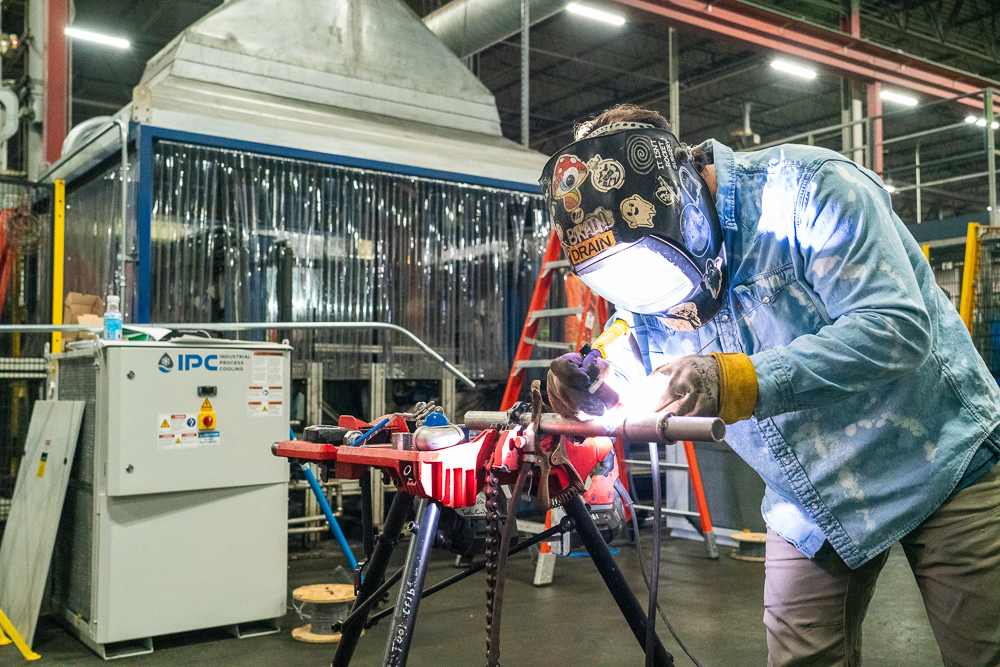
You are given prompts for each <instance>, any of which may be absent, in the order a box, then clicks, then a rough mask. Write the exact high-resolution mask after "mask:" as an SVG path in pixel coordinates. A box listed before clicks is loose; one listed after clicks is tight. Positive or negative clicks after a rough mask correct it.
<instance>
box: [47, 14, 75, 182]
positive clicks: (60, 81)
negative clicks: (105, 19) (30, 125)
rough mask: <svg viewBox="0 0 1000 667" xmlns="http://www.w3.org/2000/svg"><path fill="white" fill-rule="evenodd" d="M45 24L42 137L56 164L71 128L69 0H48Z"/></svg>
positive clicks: (48, 158)
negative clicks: (68, 46)
mask: <svg viewBox="0 0 1000 667" xmlns="http://www.w3.org/2000/svg"><path fill="white" fill-rule="evenodd" d="M46 4H47V6H46V9H47V11H46V26H45V121H44V124H43V125H42V140H43V143H44V145H45V160H46V161H47V162H49V163H54V162H56V161H57V160H58V159H59V156H60V154H61V153H62V145H63V140H64V139H65V138H66V132H67V131H68V130H69V113H68V112H69V76H68V72H69V57H68V53H67V51H68V50H67V48H66V25H67V21H68V20H69V2H68V0H48V3H46Z"/></svg>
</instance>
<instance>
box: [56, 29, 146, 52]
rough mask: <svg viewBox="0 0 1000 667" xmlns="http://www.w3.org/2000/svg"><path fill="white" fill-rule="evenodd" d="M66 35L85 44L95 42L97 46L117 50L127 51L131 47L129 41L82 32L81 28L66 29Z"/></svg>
mask: <svg viewBox="0 0 1000 667" xmlns="http://www.w3.org/2000/svg"><path fill="white" fill-rule="evenodd" d="M66 34H67V35H69V36H70V37H72V38H73V39H82V40H83V41H85V42H94V43H96V44H104V45H106V46H113V47H115V48H117V49H127V48H129V46H131V45H130V44H129V41H128V40H127V39H122V38H121V37H111V36H109V35H101V34H100V33H96V32H90V31H89V30H80V29H79V28H66Z"/></svg>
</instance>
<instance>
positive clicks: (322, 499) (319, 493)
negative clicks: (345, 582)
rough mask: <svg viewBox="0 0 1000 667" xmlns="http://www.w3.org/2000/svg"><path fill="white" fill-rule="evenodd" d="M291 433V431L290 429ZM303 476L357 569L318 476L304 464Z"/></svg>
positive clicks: (345, 555) (352, 565) (336, 536)
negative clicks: (317, 478)
mask: <svg viewBox="0 0 1000 667" xmlns="http://www.w3.org/2000/svg"><path fill="white" fill-rule="evenodd" d="M289 431H291V429H289ZM291 436H292V440H294V439H295V433H294V432H293V433H291ZM302 474H303V475H305V477H306V481H307V482H309V486H310V487H311V488H312V490H313V493H314V494H315V495H316V500H317V501H319V506H320V509H322V510H323V514H324V515H325V516H326V520H327V523H329V524H330V530H331V531H333V536H334V537H335V538H337V543H338V544H340V550H341V551H343V552H344V558H346V559H347V562H348V563H349V564H350V566H351V569H352V570H353V569H355V568H356V567H357V566H358V559H357V558H355V557H354V553H353V552H352V551H351V545H349V544H348V543H347V538H346V537H344V532H343V531H342V530H340V524H339V523H337V517H335V516H333V510H332V509H330V503H328V502H326V495H325V494H324V493H323V489H322V488H321V487H320V485H319V482H318V481H317V480H316V475H314V474H313V471H312V469H311V468H310V467H309V464H308V463H303V464H302Z"/></svg>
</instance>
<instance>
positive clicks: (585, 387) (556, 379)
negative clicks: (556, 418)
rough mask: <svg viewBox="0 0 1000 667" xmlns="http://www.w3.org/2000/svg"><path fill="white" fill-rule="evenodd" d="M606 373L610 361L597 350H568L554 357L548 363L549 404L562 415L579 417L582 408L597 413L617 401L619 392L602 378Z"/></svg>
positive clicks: (590, 412) (601, 412)
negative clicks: (584, 351)
mask: <svg viewBox="0 0 1000 667" xmlns="http://www.w3.org/2000/svg"><path fill="white" fill-rule="evenodd" d="M609 375H611V364H609V363H608V362H607V361H605V360H604V357H602V356H601V352H600V350H596V349H594V350H590V351H589V352H588V353H587V355H586V356H584V355H582V354H580V353H579V352H571V353H569V354H564V355H563V356H561V357H557V358H556V359H554V360H553V361H552V365H551V366H549V375H548V393H549V404H550V405H551V406H552V409H553V410H555V411H556V412H558V413H559V414H560V415H562V416H563V417H567V418H573V419H579V418H580V416H581V415H580V413H581V412H583V413H586V415H589V416H592V417H600V416H601V415H603V414H604V411H605V410H606V409H607V408H612V407H614V406H616V405H618V392H616V391H615V390H614V389H612V388H611V387H609V386H608V385H607V383H606V382H604V379H605V378H607V377H608V376H609Z"/></svg>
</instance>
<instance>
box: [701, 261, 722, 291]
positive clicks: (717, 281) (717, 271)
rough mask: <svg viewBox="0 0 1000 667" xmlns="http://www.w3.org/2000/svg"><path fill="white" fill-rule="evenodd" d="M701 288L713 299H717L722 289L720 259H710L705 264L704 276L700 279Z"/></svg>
mask: <svg viewBox="0 0 1000 667" xmlns="http://www.w3.org/2000/svg"><path fill="white" fill-rule="evenodd" d="M701 286H702V288H704V289H707V290H708V291H709V292H710V293H711V294H712V298H713V299H717V298H719V290H721V289H722V258H721V257H716V258H715V259H710V260H708V262H706V264H705V275H703V276H702V277H701Z"/></svg>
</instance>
